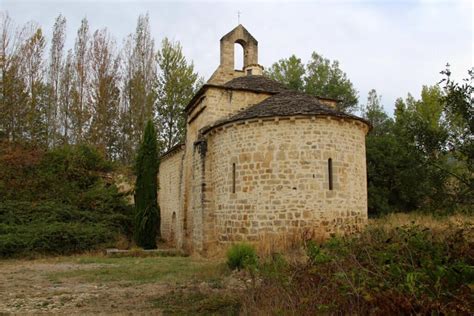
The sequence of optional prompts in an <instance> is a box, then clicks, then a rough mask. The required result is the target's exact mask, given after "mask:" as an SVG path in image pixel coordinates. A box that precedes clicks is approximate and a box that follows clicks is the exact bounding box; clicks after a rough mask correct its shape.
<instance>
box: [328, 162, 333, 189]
mask: <svg viewBox="0 0 474 316" xmlns="http://www.w3.org/2000/svg"><path fill="white" fill-rule="evenodd" d="M328 179H329V190H332V189H333V182H332V181H333V179H332V158H329V159H328Z"/></svg>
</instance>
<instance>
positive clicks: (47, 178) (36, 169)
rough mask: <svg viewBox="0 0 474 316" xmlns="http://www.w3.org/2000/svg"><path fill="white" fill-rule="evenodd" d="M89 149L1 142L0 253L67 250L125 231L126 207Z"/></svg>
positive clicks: (110, 240) (99, 159) (97, 156)
mask: <svg viewBox="0 0 474 316" xmlns="http://www.w3.org/2000/svg"><path fill="white" fill-rule="evenodd" d="M112 168H113V166H112V165H111V164H110V163H109V162H107V161H106V160H104V158H103V157H102V156H101V155H100V154H99V153H98V152H97V151H96V150H95V149H93V148H90V147H87V146H76V147H73V146H65V147H62V148H57V149H55V150H51V151H49V152H43V151H40V150H37V149H35V148H30V147H27V146H20V145H14V144H8V143H2V144H1V145H0V178H1V179H2V185H0V223H1V224H0V257H10V256H19V255H28V254H37V253H44V254H70V253H75V252H80V251H85V250H90V249H95V248H97V247H100V246H101V245H105V244H111V243H113V242H114V241H115V239H116V238H117V236H118V235H119V234H123V235H130V232H131V209H130V207H129V206H127V204H126V202H125V200H124V197H123V196H122V194H120V193H119V192H118V190H117V188H116V187H115V185H111V184H108V183H106V182H104V180H103V175H104V174H105V173H106V172H109V171H111V170H112Z"/></svg>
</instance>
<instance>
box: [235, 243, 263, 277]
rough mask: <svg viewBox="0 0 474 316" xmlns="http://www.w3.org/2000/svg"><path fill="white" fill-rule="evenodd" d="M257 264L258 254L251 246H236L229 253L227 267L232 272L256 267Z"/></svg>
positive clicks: (245, 244)
mask: <svg viewBox="0 0 474 316" xmlns="http://www.w3.org/2000/svg"><path fill="white" fill-rule="evenodd" d="M257 262H258V257H257V253H256V251H255V248H254V247H253V246H252V245H250V244H247V243H238V244H234V245H232V246H231V247H230V248H229V250H228V251H227V265H228V266H229V268H231V269H232V270H235V269H239V270H240V269H243V268H246V267H251V266H255V265H256V264H257Z"/></svg>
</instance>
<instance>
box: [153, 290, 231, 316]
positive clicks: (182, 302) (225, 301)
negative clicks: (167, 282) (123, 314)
mask: <svg viewBox="0 0 474 316" xmlns="http://www.w3.org/2000/svg"><path fill="white" fill-rule="evenodd" d="M153 304H154V305H155V306H156V307H159V308H160V310H163V313H164V314H165V315H240V313H239V311H240V303H239V301H238V298H236V297H235V296H231V295H228V294H227V295H226V294H224V295H222V294H219V293H204V292H202V291H200V290H193V291H183V290H179V291H171V292H169V293H168V294H165V295H163V296H160V297H159V298H157V299H155V300H154V301H153Z"/></svg>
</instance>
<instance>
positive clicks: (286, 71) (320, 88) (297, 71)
mask: <svg viewBox="0 0 474 316" xmlns="http://www.w3.org/2000/svg"><path fill="white" fill-rule="evenodd" d="M267 75H268V76H269V77H270V78H272V79H275V80H277V81H279V82H281V83H283V84H285V85H286V86H288V87H289V88H291V89H295V90H298V91H302V92H306V93H308V94H312V95H315V96H321V97H328V98H334V99H338V100H340V102H339V103H338V107H339V109H340V110H343V111H347V112H350V111H353V110H355V109H356V106H357V102H358V96H357V91H356V90H355V89H354V87H353V84H352V82H351V81H350V80H349V79H348V78H347V75H346V73H345V72H344V71H342V70H341V69H340V66H339V62H338V61H332V62H331V60H329V59H327V58H324V57H323V56H321V55H319V54H318V53H316V52H313V53H312V55H311V59H310V60H309V61H308V63H307V64H306V65H303V64H302V63H301V60H300V59H299V58H297V57H296V56H295V55H292V56H290V57H289V58H286V59H280V60H279V61H278V62H276V63H274V64H273V65H272V66H271V67H270V69H269V70H268V71H267Z"/></svg>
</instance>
